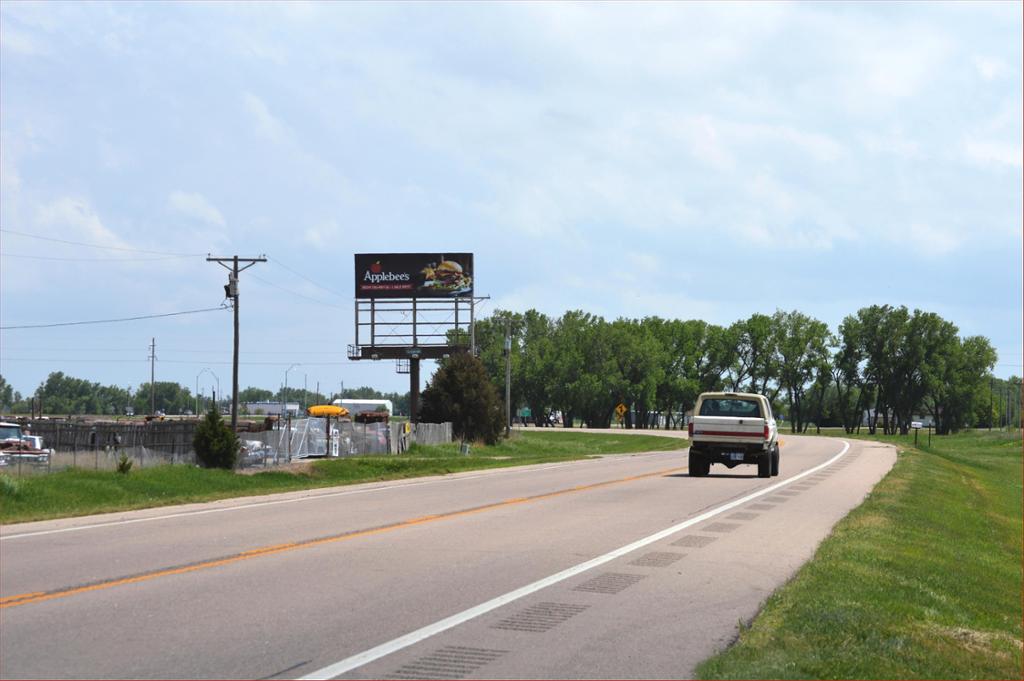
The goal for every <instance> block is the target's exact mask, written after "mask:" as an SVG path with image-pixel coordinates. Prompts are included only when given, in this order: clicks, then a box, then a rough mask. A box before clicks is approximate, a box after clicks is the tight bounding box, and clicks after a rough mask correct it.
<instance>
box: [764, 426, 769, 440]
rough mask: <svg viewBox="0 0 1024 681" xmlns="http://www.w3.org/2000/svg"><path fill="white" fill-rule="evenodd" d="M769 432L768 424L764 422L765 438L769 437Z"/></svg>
mask: <svg viewBox="0 0 1024 681" xmlns="http://www.w3.org/2000/svg"><path fill="white" fill-rule="evenodd" d="M768 432H769V431H768V424H767V423H766V424H764V439H765V440H767V439H768Z"/></svg>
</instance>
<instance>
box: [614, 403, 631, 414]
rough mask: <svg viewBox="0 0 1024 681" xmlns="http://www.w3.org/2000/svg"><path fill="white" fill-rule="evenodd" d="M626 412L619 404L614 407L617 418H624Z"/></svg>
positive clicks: (622, 405)
mask: <svg viewBox="0 0 1024 681" xmlns="http://www.w3.org/2000/svg"><path fill="white" fill-rule="evenodd" d="M627 411H628V409H627V408H626V405H624V404H622V403H621V402H620V403H619V406H617V407H615V413H616V414H618V415H619V417H622V416H625V415H626V412H627Z"/></svg>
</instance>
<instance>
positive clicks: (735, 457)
mask: <svg viewBox="0 0 1024 681" xmlns="http://www.w3.org/2000/svg"><path fill="white" fill-rule="evenodd" d="M729 459H730V460H731V461H743V452H729Z"/></svg>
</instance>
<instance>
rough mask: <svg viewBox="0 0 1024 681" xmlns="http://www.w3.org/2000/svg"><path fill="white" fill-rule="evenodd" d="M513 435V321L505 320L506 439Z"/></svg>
mask: <svg viewBox="0 0 1024 681" xmlns="http://www.w3.org/2000/svg"><path fill="white" fill-rule="evenodd" d="M511 434H512V320H511V319H506V320H505V437H508V436H510V435H511Z"/></svg>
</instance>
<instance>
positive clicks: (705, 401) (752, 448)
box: [689, 392, 779, 478]
mask: <svg viewBox="0 0 1024 681" xmlns="http://www.w3.org/2000/svg"><path fill="white" fill-rule="evenodd" d="M689 435H690V475H691V476H692V477H703V476H705V475H707V474H708V472H709V470H710V468H711V464H713V463H720V464H724V465H725V466H726V467H728V468H735V467H736V466H738V465H739V464H741V463H750V464H756V465H757V475H758V477H761V478H769V477H771V476H773V475H778V474H779V437H778V436H779V432H778V428H777V427H776V424H775V418H774V417H773V416H772V406H771V404H770V403H769V402H768V398H766V397H765V396H764V395H757V394H754V393H728V392H722V393H704V394H702V395H701V396H700V397H698V398H697V404H696V406H695V407H694V410H693V418H692V419H691V421H690V425H689Z"/></svg>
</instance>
